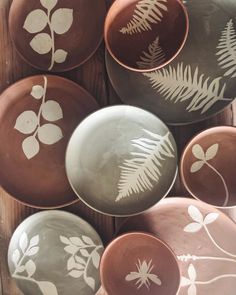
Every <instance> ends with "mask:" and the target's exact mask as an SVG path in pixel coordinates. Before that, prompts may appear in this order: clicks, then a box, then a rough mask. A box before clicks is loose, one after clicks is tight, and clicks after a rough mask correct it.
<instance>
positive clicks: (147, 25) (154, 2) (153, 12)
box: [120, 0, 168, 35]
mask: <svg viewBox="0 0 236 295" xmlns="http://www.w3.org/2000/svg"><path fill="white" fill-rule="evenodd" d="M166 2H167V0H141V1H139V2H138V3H137V5H136V8H135V10H134V15H133V18H132V19H131V20H130V21H129V22H128V24H127V25H126V26H125V27H123V28H122V29H121V30H120V32H121V33H122V34H128V35H133V34H135V33H141V32H142V31H149V30H151V29H152V27H151V24H157V23H158V22H160V21H161V20H162V18H163V12H164V11H167V10H168V9H167V7H166V4H165V3H166Z"/></svg>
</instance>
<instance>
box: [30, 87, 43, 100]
mask: <svg viewBox="0 0 236 295" xmlns="http://www.w3.org/2000/svg"><path fill="white" fill-rule="evenodd" d="M30 94H31V96H33V97H34V98H35V99H41V98H42V97H43V95H44V88H43V87H42V86H41V85H34V86H33V87H32V91H31V93H30Z"/></svg>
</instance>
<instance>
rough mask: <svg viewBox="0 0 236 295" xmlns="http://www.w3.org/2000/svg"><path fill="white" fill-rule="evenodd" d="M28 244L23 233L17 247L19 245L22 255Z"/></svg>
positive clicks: (26, 237)
mask: <svg viewBox="0 0 236 295" xmlns="http://www.w3.org/2000/svg"><path fill="white" fill-rule="evenodd" d="M28 243H29V240H28V236H27V234H26V233H25V232H23V233H22V235H21V237H20V241H19V245H20V248H21V251H22V253H25V250H26V248H27V247H28Z"/></svg>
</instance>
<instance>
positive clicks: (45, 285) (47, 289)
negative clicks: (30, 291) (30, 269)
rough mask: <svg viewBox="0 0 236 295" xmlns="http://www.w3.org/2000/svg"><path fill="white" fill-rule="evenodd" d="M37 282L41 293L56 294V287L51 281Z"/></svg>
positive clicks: (44, 294) (46, 294)
mask: <svg viewBox="0 0 236 295" xmlns="http://www.w3.org/2000/svg"><path fill="white" fill-rule="evenodd" d="M37 284H38V286H39V289H40V290H41V292H42V293H43V295H58V293H57V288H56V286H55V285H54V284H53V283H50V282H38V283H37Z"/></svg>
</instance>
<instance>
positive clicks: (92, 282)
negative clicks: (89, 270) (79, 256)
mask: <svg viewBox="0 0 236 295" xmlns="http://www.w3.org/2000/svg"><path fill="white" fill-rule="evenodd" d="M84 280H85V282H86V283H87V285H88V286H89V287H90V288H91V289H92V290H95V280H94V279H93V278H91V277H86V278H85V279H84Z"/></svg>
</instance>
